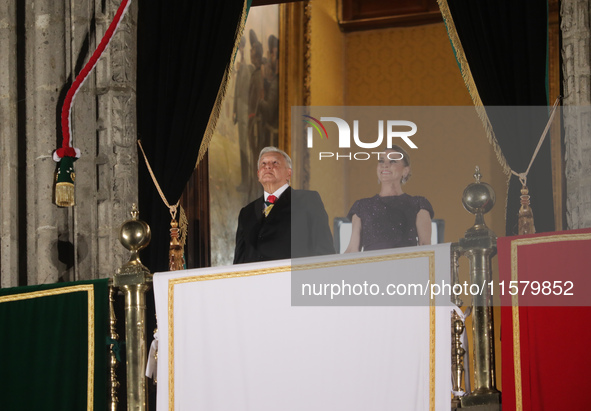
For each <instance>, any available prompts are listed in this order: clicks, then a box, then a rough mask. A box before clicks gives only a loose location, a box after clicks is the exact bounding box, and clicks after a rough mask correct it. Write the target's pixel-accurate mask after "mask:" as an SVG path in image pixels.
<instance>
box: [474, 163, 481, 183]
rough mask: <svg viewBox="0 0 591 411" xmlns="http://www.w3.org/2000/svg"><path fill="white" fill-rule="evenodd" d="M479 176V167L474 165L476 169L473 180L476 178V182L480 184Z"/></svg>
mask: <svg viewBox="0 0 591 411" xmlns="http://www.w3.org/2000/svg"><path fill="white" fill-rule="evenodd" d="M481 178H482V174H480V167H478V166H476V171H474V180H476V184H480V179H481Z"/></svg>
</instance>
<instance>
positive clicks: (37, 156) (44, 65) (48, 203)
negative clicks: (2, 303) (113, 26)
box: [20, 0, 66, 284]
mask: <svg viewBox="0 0 591 411" xmlns="http://www.w3.org/2000/svg"><path fill="white" fill-rule="evenodd" d="M64 16H65V8H64V2H63V1H55V0H37V1H35V2H25V30H26V33H25V44H26V45H25V48H26V50H25V54H26V55H25V73H24V75H25V76H26V80H25V84H26V86H25V87H26V135H25V136H21V137H20V138H25V142H26V162H27V164H26V185H27V195H26V213H27V227H26V229H27V233H26V235H27V267H26V270H27V278H28V283H29V284H45V283H54V282H57V280H58V269H57V237H58V235H57V234H58V230H57V224H58V216H59V215H60V214H63V212H64V210H59V209H58V208H57V207H56V206H55V205H54V204H53V203H52V195H53V176H54V171H55V162H54V161H53V159H52V152H53V150H54V149H55V148H56V140H57V138H58V132H57V130H56V124H57V123H56V121H57V120H56V116H58V114H57V106H58V101H59V96H60V92H61V91H62V88H63V87H64V84H65V82H66V61H65V59H64V57H65V44H64V43H65V28H64Z"/></svg>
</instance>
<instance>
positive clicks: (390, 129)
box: [303, 115, 418, 160]
mask: <svg viewBox="0 0 591 411" xmlns="http://www.w3.org/2000/svg"><path fill="white" fill-rule="evenodd" d="M303 117H304V119H303V121H304V123H306V124H307V127H306V139H307V147H308V148H312V147H314V134H315V133H314V130H316V131H317V133H316V134H318V135H319V136H320V139H325V138H326V139H327V140H328V132H327V131H326V127H325V125H324V123H323V122H327V121H330V122H332V123H334V124H336V126H337V128H338V132H339V148H349V149H350V148H351V127H350V126H349V123H348V122H347V121H345V120H343V119H342V118H339V117H320V120H318V119H316V118H314V117H312V116H308V115H303ZM384 124H385V126H384ZM377 128H378V130H377V134H378V136H377V139H376V140H375V141H372V142H366V141H361V138H360V137H359V120H353V142H354V144H355V146H357V147H359V148H362V149H372V148H378V147H382V146H383V143H384V136H385V138H386V148H392V146H393V145H394V144H395V143H394V141H395V140H394V139H395V138H400V139H402V141H404V143H406V145H408V146H409V147H410V148H413V149H415V148H418V147H417V145H416V144H415V143H413V141H412V140H411V139H410V137H411V136H413V135H414V134H415V133H416V132H417V125H416V124H415V123H413V122H412V121H406V120H386V121H384V120H378V127H377ZM364 135H367V132H366V133H365V134H364ZM381 153H382V152H373V151H372V152H367V151H358V152H351V151H347V152H346V153H339V152H333V151H321V152H319V154H318V156H319V160H322V159H328V158H332V159H336V160H339V159H345V158H346V159H349V160H369V159H370V158H371V156H372V155H376V156H379V154H381ZM390 155H392V156H394V157H398V156H402V153H396V152H392V153H388V158H389V159H390V160H400V159H402V157H400V158H390Z"/></svg>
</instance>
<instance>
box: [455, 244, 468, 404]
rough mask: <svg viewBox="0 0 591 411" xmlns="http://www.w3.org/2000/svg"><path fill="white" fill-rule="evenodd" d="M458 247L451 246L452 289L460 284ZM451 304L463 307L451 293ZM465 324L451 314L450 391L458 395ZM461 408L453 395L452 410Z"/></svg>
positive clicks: (463, 350) (462, 364)
mask: <svg viewBox="0 0 591 411" xmlns="http://www.w3.org/2000/svg"><path fill="white" fill-rule="evenodd" d="M461 254H462V253H461V249H460V245H459V244H458V243H452V245H451V285H452V287H453V286H455V285H456V284H459V283H460V277H459V272H458V269H459V261H458V260H459V258H460V255H461ZM451 302H452V304H454V305H456V306H457V307H458V308H460V307H462V305H464V302H463V301H462V299H461V298H460V297H459V296H458V295H456V294H454V293H452V294H451ZM464 328H465V324H464V319H463V317H460V316H459V315H458V314H457V312H456V311H455V310H454V311H452V313H451V376H452V391H453V392H454V393H459V392H460V391H464V388H463V387H462V385H463V381H464V379H463V377H464V354H465V353H466V350H465V349H464V347H462V333H463V332H464ZM460 406H461V399H460V395H459V394H454V396H453V397H452V399H451V408H452V410H454V409H457V408H459V407H460Z"/></svg>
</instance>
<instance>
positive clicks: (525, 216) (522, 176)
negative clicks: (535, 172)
mask: <svg viewBox="0 0 591 411" xmlns="http://www.w3.org/2000/svg"><path fill="white" fill-rule="evenodd" d="M559 101H560V96H559V97H557V98H556V101H555V102H554V106H553V107H552V112H551V113H550V118H549V119H548V123H546V128H545V129H544V132H543V133H542V136H541V137H540V141H539V142H538V146H537V147H536V149H535V151H534V154H533V156H532V158H531V160H530V162H529V166H527V170H525V173H517V172H515V171H513V169H511V174H513V175H515V176H517V177H518V178H519V181H520V182H521V196H520V203H521V206H520V208H519V214H518V223H517V230H518V234H519V235H522V234H535V232H536V227H535V225H534V213H533V211H532V209H531V207H530V201H529V198H530V196H529V189H528V188H527V175H528V173H529V170H530V168H531V166H532V164H533V163H534V160H535V159H536V156H537V155H538V152H539V151H540V148H541V147H542V143H543V142H544V139H545V138H546V134H548V130H550V126H551V125H552V121H553V120H554V114H555V113H556V109H557V108H558V103H559Z"/></svg>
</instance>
